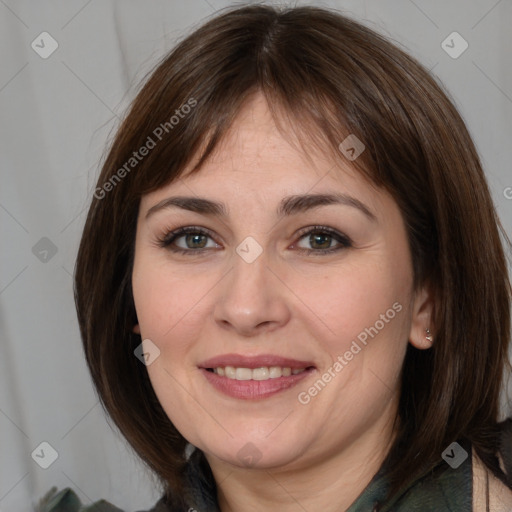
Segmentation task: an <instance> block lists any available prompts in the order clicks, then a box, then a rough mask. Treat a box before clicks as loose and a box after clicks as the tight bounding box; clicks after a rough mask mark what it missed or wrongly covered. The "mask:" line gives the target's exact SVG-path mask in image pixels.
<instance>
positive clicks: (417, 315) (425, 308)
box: [409, 284, 434, 350]
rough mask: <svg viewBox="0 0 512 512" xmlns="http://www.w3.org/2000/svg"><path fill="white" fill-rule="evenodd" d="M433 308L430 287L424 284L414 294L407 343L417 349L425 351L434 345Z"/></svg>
mask: <svg viewBox="0 0 512 512" xmlns="http://www.w3.org/2000/svg"><path fill="white" fill-rule="evenodd" d="M433 308H434V297H433V292H432V287H431V286H429V285H428V284H426V285H425V286H424V287H422V288H420V289H419V290H418V291H417V292H416V293H415V297H414V301H413V307H412V322H411V331H410V333H409V343H410V344H411V345H412V346H414V347H416V348H417V349H420V350H426V349H428V348H430V347H432V345H433V343H434V326H433V324H432V320H433V317H432V313H433ZM427 329H428V330H429V331H428V332H427Z"/></svg>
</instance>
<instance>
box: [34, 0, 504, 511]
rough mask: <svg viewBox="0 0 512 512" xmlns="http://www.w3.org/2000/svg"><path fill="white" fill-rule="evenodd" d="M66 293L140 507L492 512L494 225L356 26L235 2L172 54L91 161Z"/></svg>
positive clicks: (427, 84) (477, 168)
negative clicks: (92, 173)
mask: <svg viewBox="0 0 512 512" xmlns="http://www.w3.org/2000/svg"><path fill="white" fill-rule="evenodd" d="M75 279H76V280H75V290H76V304H77V310H78V318H79V323H80V328H81V333H82V338H83V342H84V347H85V352H86V357H87V362H88V365H89V368H90V371H91V374H92V378H93V380H94V383H95V385H96V388H97V390H98V393H99V395H100V397H101V400H102V402H103V404H104V406H105V408H106V410H107V411H108V413H109V414H110V416H111V417H112V418H113V420H114V421H115V422H116V424H117V426H118V427H119V429H120V430H121V432H122V433H123V435H124V436H125V437H126V439H127V440H128V441H129V442H130V444H131V445H132V446H133V448H134V449H135V450H136V452H137V453H138V454H139V455H140V456H141V458H142V459H143V460H144V461H145V462H146V463H147V464H148V466H149V467H150V468H151V469H152V470H153V471H154V472H155V473H156V474H157V475H158V476H159V478H160V479H161V482H162V487H163V492H164V496H163V497H162V499H161V500H160V501H159V503H158V504H157V505H156V507H155V508H154V509H153V510H158V511H167V510H172V511H192V510H197V511H200V512H206V511H221V512H227V511H237V512H243V511H252V510H277V509H278V510H281V511H288V510H290V511H291V510H310V511H312V510H323V511H327V512H329V511H340V510H348V511H349V512H356V511H357V512H360V511H361V512H362V511H365V512H366V511H379V512H386V511H400V512H403V511H408V512H410V511H413V510H414V511H416V510H417V511H436V512H440V511H448V510H450V511H453V510H457V511H467V510H472V509H473V510H478V511H480V510H488V511H491V510H492V511H501V510H503V511H505V510H512V491H511V488H512V473H511V471H512V467H511V460H510V459H511V456H510V455H511V454H510V450H511V444H510V439H511V435H510V420H509V421H506V422H502V423H499V420H500V418H499V393H500V389H501V388H502V385H503V382H504V380H503V379H504V376H505V375H508V373H507V374H505V372H508V371H509V364H508V359H507V349H508V344H509V331H510V329H509V328H510V284H509V281H508V278H507V266H506V260H505V257H504V252H503V248H502V245H501V242H500V236H499V221H498V219H497V217H496V214H495V211H494V207H493V205H492V201H491V198H490V194H489V191H488V187H487V184H486V181H485V178H484V174H483V171H482V168H481V164H480V162H479V158H478V155H477V153H476V150H475V147H474V145H473V143H472V141H471V138H470V136H469V134H468V132H467V129H466V127H465V125H464V123H463V121H462V119H461V117H460V116H459V114H458V113H457V111H456V109H455V108H454V106H453V105H452V103H451V102H450V101H449V99H448V98H447V97H446V95H445V93H444V92H443V91H442V89H441V88H440V86H439V85H438V84H437V83H436V82H435V80H434V79H433V78H432V77H431V76H430V75H429V74H428V72H427V71H425V69H424V68H422V67H421V66H420V65H419V64H418V63H417V62H416V61H415V60H413V59H412V58H411V57H409V56H407V55H406V54H404V53H403V52H402V51H401V50H400V49H398V48H397V47H395V46H394V45H392V44H391V43H389V42H388V41H386V40H385V39H384V38H382V37H381V36H379V35H377V34H376V33H374V32H372V31H371V30H369V29H367V28H365V27H363V26H362V25H360V24H358V23H356V22H354V21H352V20H350V19H347V18H345V17H343V16H340V15H339V14H337V13H335V12H332V11H327V10H323V9H319V8H314V7H301V8H293V9H284V10H279V9H275V8H273V7H266V6H248V7H243V8H238V9H234V10H229V11H227V12H224V13H223V14H221V15H220V16H217V17H216V18H214V19H213V20H211V21H209V22H208V23H206V24H205V25H204V26H202V27H201V28H199V29H198V30H197V31H196V32H194V33H193V34H192V35H191V36H190V37H188V38H187V39H185V40H184V41H183V42H182V43H181V44H179V45H178V46H177V48H175V49H174V50H173V51H172V52H171V53H170V54H169V55H168V56H167V57H166V58H165V59H164V60H163V62H162V63H161V64H160V65H159V66H158V67H157V69H156V70H155V71H154V72H153V73H152V75H151V76H150V78H149V80H148V81H147V83H146V84H145V86H144V88H143V89H142V90H141V92H140V93H139V94H138V96H137V97H136V99H135V100H134V102H133V105H132V107H131V110H130V112H129V114H128V116H127V117H126V119H125V120H124V122H123V124H122V126H121V127H120V129H119V131H118V133H117V136H116V138H115V140H114V142H113V144H112V147H111V149H110V152H109V154H108V157H107V159H106V161H105V164H104V166H103V170H102V173H101V176H100V178H99V181H98V184H97V187H96V190H95V193H94V199H93V201H92V205H91V207H90V210H89V215H88V218H87V222H86V225H85V228H84V232H83V237H82V241H81V245H80V249H79V254H78V259H77V264H76V278H75ZM52 496H53V495H52ZM52 496H50V497H48V498H47V500H46V504H45V505H43V506H44V507H46V508H43V509H42V510H44V511H47V510H52V511H57V510H64V508H63V507H64V506H67V505H66V502H67V501H68V500H71V501H73V500H75V502H74V505H69V503H68V505H69V506H70V507H73V506H74V507H75V509H76V510H78V509H79V507H80V506H81V505H80V503H79V501H78V500H77V499H76V495H74V494H73V493H72V491H70V490H65V491H63V492H61V493H60V494H58V495H57V496H53V497H52ZM95 506H99V505H98V504H96V505H95ZM101 506H103V507H107V508H106V510H108V509H109V508H108V507H109V505H108V504H106V503H103V504H102V505H101ZM59 507H60V508H59ZM70 509H72V508H70ZM75 509H73V510H75ZM66 510H67V509H66ZM112 510H116V509H115V508H112Z"/></svg>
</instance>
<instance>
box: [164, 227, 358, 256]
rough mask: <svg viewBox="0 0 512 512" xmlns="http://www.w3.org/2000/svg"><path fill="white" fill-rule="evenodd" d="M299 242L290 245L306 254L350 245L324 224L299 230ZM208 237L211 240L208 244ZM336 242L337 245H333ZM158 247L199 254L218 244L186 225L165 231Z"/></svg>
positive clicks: (344, 238) (340, 235)
mask: <svg viewBox="0 0 512 512" xmlns="http://www.w3.org/2000/svg"><path fill="white" fill-rule="evenodd" d="M299 234H300V238H299V242H298V243H296V244H295V245H293V246H292V248H295V247H298V248H299V252H302V253H306V254H327V253H334V252H336V251H340V250H341V249H346V248H348V247H351V246H352V241H351V240H350V238H349V237H348V236H346V235H344V234H342V233H339V232H338V231H336V230H334V229H332V228H329V227H326V226H313V227H308V228H304V229H303V230H301V232H300V233H299ZM208 239H210V240H211V243H210V245H208V243H209V242H208ZM302 240H304V241H305V242H306V243H307V244H310V247H312V249H307V248H303V247H302V246H301V245H299V243H301V241H302ZM334 242H336V243H337V245H334V246H333V243H334ZM158 245H159V246H160V247H165V248H167V249H169V250H170V251H172V252H175V253H180V254H187V255H192V254H201V253H203V252H204V251H205V250H207V249H208V250H209V249H216V248H219V247H220V246H219V245H218V244H217V243H216V242H215V241H214V240H213V238H212V235H211V233H210V232H209V231H208V230H206V229H204V228H201V227H198V226H186V227H181V228H179V229H176V230H174V231H171V232H169V233H167V234H166V235H165V236H164V237H163V238H162V239H159V240H158Z"/></svg>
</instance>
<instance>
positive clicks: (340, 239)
mask: <svg viewBox="0 0 512 512" xmlns="http://www.w3.org/2000/svg"><path fill="white" fill-rule="evenodd" d="M306 230H307V231H306V232H304V231H302V236H301V237H300V240H303V239H304V240H305V242H306V243H307V244H310V247H313V249H302V248H301V251H303V252H305V253H306V254H313V253H315V254H326V253H333V252H336V251H339V250H341V249H346V248H348V247H352V241H351V240H350V238H349V237H348V236H346V235H344V234H342V233H339V232H338V231H335V230H334V229H331V228H328V227H326V226H314V227H313V228H306ZM333 242H337V243H338V245H336V246H334V247H333V246H332V244H333ZM297 245H298V244H297ZM299 247H301V246H300V245H299Z"/></svg>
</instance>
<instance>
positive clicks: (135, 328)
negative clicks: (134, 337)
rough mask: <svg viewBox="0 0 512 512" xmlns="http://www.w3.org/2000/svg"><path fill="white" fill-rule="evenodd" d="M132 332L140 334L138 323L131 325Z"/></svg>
mask: <svg viewBox="0 0 512 512" xmlns="http://www.w3.org/2000/svg"><path fill="white" fill-rule="evenodd" d="M133 332H134V333H135V334H140V327H139V324H135V325H134V326H133Z"/></svg>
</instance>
